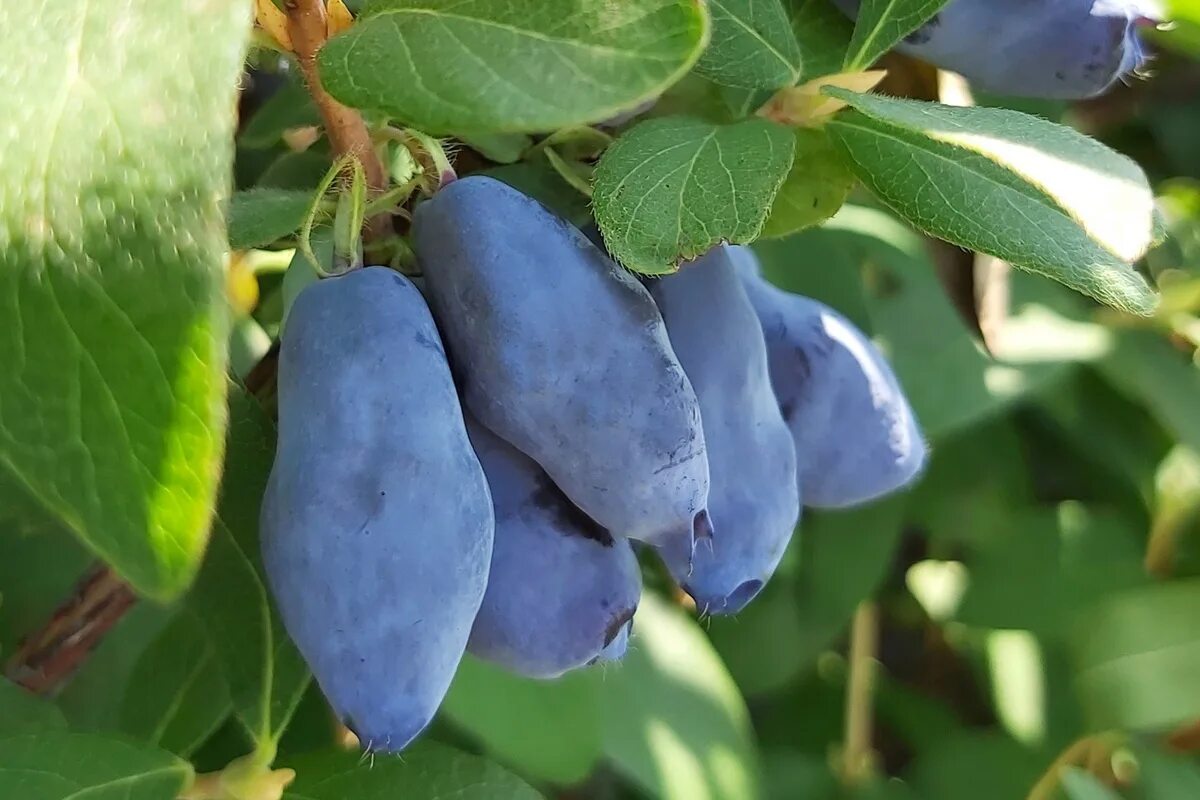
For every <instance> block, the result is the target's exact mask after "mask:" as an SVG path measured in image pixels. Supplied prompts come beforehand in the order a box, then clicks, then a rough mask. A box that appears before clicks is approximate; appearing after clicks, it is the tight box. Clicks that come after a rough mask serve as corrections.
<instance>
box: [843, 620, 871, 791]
mask: <svg viewBox="0 0 1200 800" xmlns="http://www.w3.org/2000/svg"><path fill="white" fill-rule="evenodd" d="M878 649H879V609H878V608H877V607H876V605H875V603H874V602H872V601H870V600H867V601H864V602H862V603H860V604H859V606H858V609H857V610H856V611H855V612H854V622H853V623H852V624H851V628H850V655H849V660H850V675H849V677H848V679H847V681H846V732H845V741H844V743H843V746H842V780H843V782H844V783H845V784H846V786H850V787H853V786H858V785H861V784H862V783H863V782H865V781H866V780H867V779H868V778H869V777H870V776H871V771H872V769H873V765H874V748H873V747H872V742H873V739H874V703H875V669H876V663H875V662H876V656H877V651H878Z"/></svg>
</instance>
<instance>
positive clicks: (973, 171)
mask: <svg viewBox="0 0 1200 800" xmlns="http://www.w3.org/2000/svg"><path fill="white" fill-rule="evenodd" d="M824 91H825V93H826V94H828V95H830V96H833V97H837V98H839V99H842V100H844V101H846V102H847V103H849V104H850V105H851V106H853V107H854V108H856V109H857V111H849V112H845V113H843V114H841V115H839V116H838V117H836V118H834V119H833V120H831V121H830V122H829V123H828V124H827V126H826V129H827V130H828V131H829V132H830V135H831V136H832V137H833V139H834V141H836V142H838V143H840V144H841V145H842V146H843V147H844V148H845V149H846V152H847V153H848V154H849V157H850V161H851V166H852V167H853V169H854V171H855V172H856V173H857V174H858V177H859V178H860V179H861V180H862V181H863V183H864V184H865V185H866V186H867V187H868V188H869V189H871V190H872V191H873V192H874V193H875V194H876V195H877V196H878V197H879V198H880V200H882V201H883V202H884V203H885V204H886V205H888V206H889V207H890V208H892V210H893V211H895V212H896V213H897V214H899V215H900V216H902V217H904V218H905V219H906V220H908V221H909V222H910V223H912V224H913V225H914V226H916V227H917V228H919V229H921V230H923V231H925V232H927V233H930V234H932V235H935V236H938V237H941V238H943V239H946V240H947V241H950V242H953V243H955V244H958V245H961V246H963V247H968V248H971V249H973V250H978V251H979V252H983V253H987V254H989V255H993V256H997V257H998V258H1001V259H1003V260H1005V261H1008V262H1009V263H1011V264H1013V265H1014V266H1017V267H1020V268H1022V269H1027V270H1029V271H1031V272H1036V273H1038V274H1041V275H1045V276H1047V277H1050V278H1054V279H1055V280H1057V281H1060V282H1062V283H1064V284H1066V285H1067V286H1070V287H1071V288H1073V289H1075V290H1077V291H1080V292H1083V293H1084V294H1087V295H1090V296H1091V297H1094V298H1096V299H1097V300H1100V301H1101V302H1104V303H1107V304H1109V305H1112V306H1114V307H1116V308H1119V309H1121V310H1124V311H1129V312H1131V313H1136V314H1148V313H1150V311H1152V310H1153V308H1154V305H1155V303H1156V298H1155V295H1154V293H1153V292H1152V291H1151V290H1150V288H1149V287H1148V286H1147V285H1146V282H1145V280H1144V279H1143V278H1142V277H1141V276H1140V275H1139V274H1138V273H1137V272H1136V271H1134V269H1133V268H1132V267H1131V266H1130V262H1132V261H1133V260H1135V259H1137V258H1139V257H1140V256H1141V255H1142V254H1143V253H1144V252H1145V250H1146V248H1147V247H1148V246H1149V244H1150V241H1151V237H1152V232H1153V196H1152V194H1151V193H1150V189H1149V186H1148V185H1147V183H1146V177H1145V175H1144V173H1142V171H1141V168H1140V167H1138V166H1137V165H1136V164H1135V163H1134V162H1132V161H1130V160H1129V159H1127V158H1125V157H1124V156H1120V155H1118V154H1116V153H1114V152H1112V151H1110V150H1108V149H1107V148H1105V147H1104V146H1103V145H1101V144H1099V143H1098V142H1096V141H1094V140H1092V139H1089V138H1088V137H1086V136H1083V135H1082V134H1079V133H1077V132H1075V131H1072V130H1071V129H1069V128H1064V127H1062V126H1058V125H1054V124H1053V123H1050V122H1047V121H1045V120H1041V119H1038V118H1036V117H1030V116H1028V115H1025V114H1020V113H1018V112H1015V111H1007V110H1003V109H992V108H957V107H951V106H941V105H937V104H933V103H921V102H917V101H911V100H897V99H893V98H884V97H879V96H875V95H862V94H856V93H854V92H848V91H844V90H839V89H834V88H826V89H825V90H824Z"/></svg>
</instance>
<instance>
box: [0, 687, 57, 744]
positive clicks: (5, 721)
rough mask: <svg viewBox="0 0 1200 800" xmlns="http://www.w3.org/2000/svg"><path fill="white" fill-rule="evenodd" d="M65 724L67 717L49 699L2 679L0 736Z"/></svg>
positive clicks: (0, 689) (0, 691)
mask: <svg viewBox="0 0 1200 800" xmlns="http://www.w3.org/2000/svg"><path fill="white" fill-rule="evenodd" d="M66 727H67V720H66V718H64V717H63V714H62V712H61V711H59V710H58V709H57V708H56V707H55V706H54V704H53V703H51V702H50V701H49V700H46V699H44V698H41V697H38V696H37V695H35V694H32V693H30V692H28V691H26V690H25V689H23V688H21V687H20V686H18V685H17V684H15V683H12V682H10V681H7V680H5V679H3V678H0V738H3V737H6V736H13V735H15V734H20V733H34V732H37V731H44V730H53V729H58V728H66Z"/></svg>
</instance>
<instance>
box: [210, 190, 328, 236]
mask: <svg viewBox="0 0 1200 800" xmlns="http://www.w3.org/2000/svg"><path fill="white" fill-rule="evenodd" d="M312 202H313V196H312V193H311V192H301V191H289V190H286V189H247V190H246V191H244V192H237V193H235V194H234V195H233V197H232V198H231V199H230V201H229V214H228V218H229V246H230V248H232V249H234V250H247V249H250V248H252V247H263V246H265V245H268V244H271V243H272V242H274V241H275V240H276V239H282V238H283V237H285V236H290V235H291V234H293V233H295V232H296V231H297V230H298V229H299V228H300V226H301V224H303V222H304V218H305V216H307V214H308V210H309V207H310V206H311V205H312Z"/></svg>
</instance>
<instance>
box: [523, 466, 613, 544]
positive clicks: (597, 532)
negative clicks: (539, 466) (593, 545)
mask: <svg viewBox="0 0 1200 800" xmlns="http://www.w3.org/2000/svg"><path fill="white" fill-rule="evenodd" d="M529 502H530V503H532V504H533V505H534V506H536V507H537V508H540V509H542V510H543V511H545V512H547V513H548V514H550V515H551V516H553V517H554V519H555V520H557V521H558V524H559V526H560V527H561V528H562V529H563V530H565V531H570V532H572V533H576V532H577V533H578V534H579V535H580V536H583V537H584V538H587V539H591V540H592V541H594V542H598V543H599V544H601V545H602V546H604V547H612V546H613V537H612V534H611V533H609V532H608V530H607V529H605V528H604V527H602V526H601V525H599V524H597V522H596V521H595V520H594V519H592V518H591V517H589V516H588V515H587V514H585V513H583V511H582V510H580V508H579V507H578V506H576V505H575V504H574V503H572V502H571V501H570V500H569V499H568V498H567V496H566V495H565V494H563V493H562V490H561V489H559V488H558V487H557V486H555V485H554V481H552V480H550V476H549V475H547V474H546V473H544V472H543V473H542V474H541V476H540V477H539V478H538V488H537V490H536V491H534V493H533V495H532V496H531V497H530V498H529Z"/></svg>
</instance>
